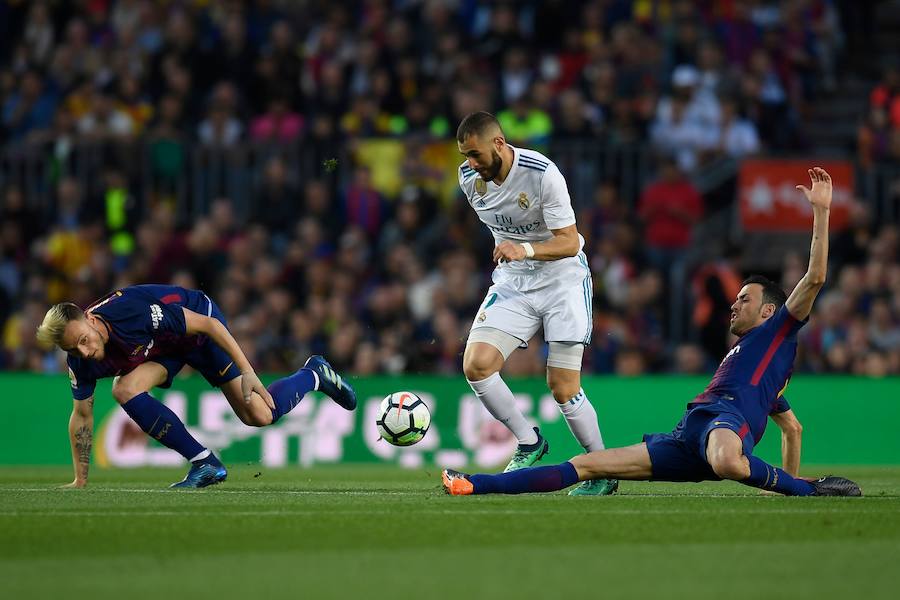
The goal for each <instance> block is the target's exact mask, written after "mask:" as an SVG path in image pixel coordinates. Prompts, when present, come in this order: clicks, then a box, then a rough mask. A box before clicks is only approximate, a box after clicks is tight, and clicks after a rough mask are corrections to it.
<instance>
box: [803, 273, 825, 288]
mask: <svg viewBox="0 0 900 600" xmlns="http://www.w3.org/2000/svg"><path fill="white" fill-rule="evenodd" d="M806 284H807V285H808V286H809V287H811V288H813V289H815V290H820V289H822V287H823V286H824V285H825V272H824V271H823V272H821V273H820V272H818V271H809V272H808V273H807V274H806Z"/></svg>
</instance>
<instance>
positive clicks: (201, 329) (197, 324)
mask: <svg viewBox="0 0 900 600" xmlns="http://www.w3.org/2000/svg"><path fill="white" fill-rule="evenodd" d="M182 310H183V311H184V324H185V327H186V329H187V333H188V335H195V334H198V333H200V334H203V335H207V336H209V338H210V339H211V340H212V341H214V342H215V343H216V344H218V345H219V347H220V348H222V350H224V351H225V353H226V354H228V356H229V358H231V360H233V361H234V364H235V366H236V367H237V368H238V369H239V370H240V372H241V391H242V392H243V395H244V401H245V402H250V396H251V394H252V393H253V392H256V393H257V394H259V395H260V396H261V397H262V399H263V400H264V401H265V403H266V405H267V406H268V407H269V408H271V409H274V408H275V401H274V400H273V399H272V394H270V393H269V390H267V389H266V386H264V385H263V384H262V382H261V381H260V380H259V377H258V376H257V374H256V371H254V370H253V366H252V365H251V364H250V361H249V360H247V357H246V356H245V355H244V351H243V350H241V347H240V346H238V343H237V341H236V340H235V339H234V336H232V335H231V332H230V331H228V328H227V327H225V326H224V325H223V324H222V322H221V321H219V320H218V319H213V318H212V317H207V316H206V315H201V314H200V313H195V312H194V311H192V310H188V309H186V308H184V307H182Z"/></svg>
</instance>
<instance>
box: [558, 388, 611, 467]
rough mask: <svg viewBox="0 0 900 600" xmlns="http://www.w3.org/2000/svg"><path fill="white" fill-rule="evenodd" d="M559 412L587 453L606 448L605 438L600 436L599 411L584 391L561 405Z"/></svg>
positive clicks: (580, 391)
mask: <svg viewBox="0 0 900 600" xmlns="http://www.w3.org/2000/svg"><path fill="white" fill-rule="evenodd" d="M559 411H560V412H561V413H562V414H563V416H564V417H565V418H566V424H568V426H569V430H571V432H572V435H574V436H575V439H576V440H578V443H579V444H581V446H582V447H583V448H584V449H585V450H586V451H588V452H593V451H595V450H603V448H605V446H604V445H603V436H602V435H600V423H598V422H597V411H596V410H594V405H593V404H591V401H590V400H588V399H587V396H586V395H585V394H584V390H583V389H581V390H578V394H577V395H576V396H575V397H574V398H572V399H571V400H569V401H568V402H566V403H565V404H560V405H559Z"/></svg>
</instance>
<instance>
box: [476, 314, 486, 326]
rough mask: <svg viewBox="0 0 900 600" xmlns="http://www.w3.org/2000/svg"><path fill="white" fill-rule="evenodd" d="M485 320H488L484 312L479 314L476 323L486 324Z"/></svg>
mask: <svg viewBox="0 0 900 600" xmlns="http://www.w3.org/2000/svg"><path fill="white" fill-rule="evenodd" d="M485 319H487V314H486V313H485V312H484V311H481V312H480V313H478V318H477V319H476V321H478V322H479V323H484V320H485Z"/></svg>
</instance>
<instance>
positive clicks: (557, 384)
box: [547, 377, 581, 404]
mask: <svg viewBox="0 0 900 600" xmlns="http://www.w3.org/2000/svg"><path fill="white" fill-rule="evenodd" d="M547 386H548V387H549V388H550V392H551V393H552V394H553V399H554V400H556V402H557V403H559V404H564V403H566V402H568V401H569V400H571V399H572V398H574V397H575V396H577V395H578V392H579V391H580V390H581V383H580V382H579V381H561V380H554V379H553V378H551V377H548V378H547Z"/></svg>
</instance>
